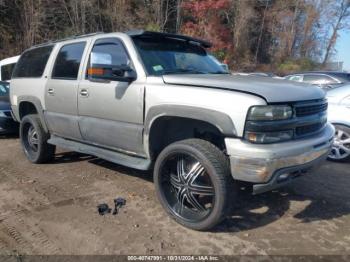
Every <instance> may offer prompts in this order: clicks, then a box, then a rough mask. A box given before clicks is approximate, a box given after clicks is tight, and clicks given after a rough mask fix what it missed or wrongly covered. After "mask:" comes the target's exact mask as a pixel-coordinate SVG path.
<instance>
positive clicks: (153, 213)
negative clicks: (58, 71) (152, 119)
mask: <svg viewBox="0 0 350 262" xmlns="http://www.w3.org/2000/svg"><path fill="white" fill-rule="evenodd" d="M349 167H350V166H349V163H346V164H334V163H330V162H327V163H325V164H324V165H323V166H322V167H321V168H320V169H319V170H318V171H315V172H313V173H312V174H310V175H308V176H306V177H303V178H300V179H299V180H297V181H295V182H294V183H293V184H291V185H289V186H288V187H285V188H283V189H280V190H278V191H274V192H270V193H265V194H262V195H258V196H251V195H250V194H249V193H248V192H247V191H242V194H241V196H240V198H239V199H236V200H232V202H233V204H235V205H236V206H237V207H236V209H235V210H236V211H235V212H234V213H233V214H232V216H230V217H229V218H228V219H227V220H226V221H225V222H224V223H222V224H221V225H220V226H218V227H217V228H216V229H215V230H214V231H212V232H195V231H192V230H188V229H186V228H183V227H181V226H179V225H178V224H176V223H175V222H173V221H172V220H171V219H169V218H168V217H167V216H166V214H165V213H164V212H163V210H162V208H161V206H160V204H159V203H158V201H157V199H156V197H155V194H154V189H153V184H152V176H151V174H150V173H147V172H140V171H136V170H132V169H129V168H124V167H121V166H118V165H115V164H111V163H109V162H106V161H103V160H101V159H96V158H94V157H90V156H84V155H81V154H77V153H72V152H64V151H59V152H58V153H57V156H56V160H55V161H54V162H53V163H50V164H45V165H32V164H30V163H29V162H28V161H27V160H26V158H25V156H24V155H23V153H22V150H21V147H20V143H19V140H18V138H15V137H13V138H9V137H6V138H4V137H2V138H0V254H14V253H15V254H16V253H20V254H193V255H195V254H200V255H204V254H213V255H219V254H221V255H224V254H226V255H232V254H292V255H294V254H300V255H308V254H318V255H324V254H343V255H345V254H348V255H349V254H350V169H349ZM118 196H121V197H125V198H126V199H127V204H126V206H125V207H123V208H122V209H121V212H120V213H119V214H118V215H116V216H113V215H111V214H110V215H107V216H99V215H98V213H97V212H96V206H97V205H98V204H99V203H103V202H106V203H108V204H109V205H110V206H112V205H113V199H114V198H116V197H118Z"/></svg>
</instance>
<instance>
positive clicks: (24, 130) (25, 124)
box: [20, 115, 56, 164]
mask: <svg viewBox="0 0 350 262" xmlns="http://www.w3.org/2000/svg"><path fill="white" fill-rule="evenodd" d="M49 137H50V135H49V134H48V133H47V132H45V130H44V128H43V127H42V124H41V121H40V118H39V116H38V115H26V116H25V117H23V119H22V121H21V124H20V139H21V144H22V148H23V151H24V153H25V155H26V156H27V158H28V160H29V161H30V162H32V163H35V164H41V163H46V162H48V161H50V160H52V159H53V157H54V155H55V150H56V146H54V145H50V144H48V143H47V140H48V139H49Z"/></svg>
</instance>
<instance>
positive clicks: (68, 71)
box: [52, 42, 86, 79]
mask: <svg viewBox="0 0 350 262" xmlns="http://www.w3.org/2000/svg"><path fill="white" fill-rule="evenodd" d="M85 44H86V43H85V42H79V43H74V44H68V45H65V46H63V47H62V48H61V50H60V51H59V53H58V55H57V58H56V62H55V65H54V68H53V71H52V78H58V79H77V78H78V72H79V66H80V62H81V58H82V56H83V52H84V48H85Z"/></svg>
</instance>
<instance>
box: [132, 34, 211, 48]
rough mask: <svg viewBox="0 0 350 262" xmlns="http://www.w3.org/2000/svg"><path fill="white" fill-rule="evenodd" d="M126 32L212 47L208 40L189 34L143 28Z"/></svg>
mask: <svg viewBox="0 0 350 262" xmlns="http://www.w3.org/2000/svg"><path fill="white" fill-rule="evenodd" d="M126 34H127V35H129V36H131V37H133V36H151V37H165V38H174V39H180V40H185V41H188V42H194V43H198V44H200V45H201V46H203V47H205V48H210V47H212V44H211V43H210V42H208V41H205V40H201V39H198V38H194V37H190V36H185V35H178V34H170V33H160V32H153V31H145V30H131V31H127V32H126Z"/></svg>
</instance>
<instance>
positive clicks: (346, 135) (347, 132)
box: [328, 125, 350, 162]
mask: <svg viewBox="0 0 350 262" xmlns="http://www.w3.org/2000/svg"><path fill="white" fill-rule="evenodd" d="M334 127H335V137H334V142H333V146H332V150H331V152H330V153H329V155H328V159H329V160H331V161H335V162H346V161H349V160H350V128H349V127H346V126H344V125H334Z"/></svg>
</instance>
